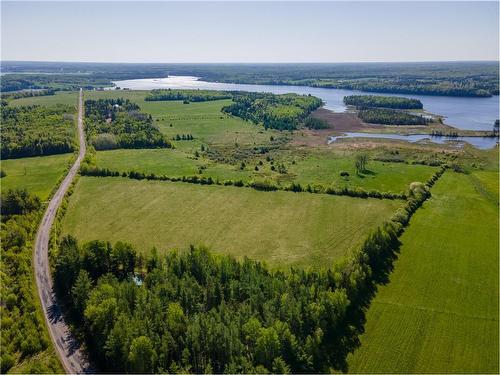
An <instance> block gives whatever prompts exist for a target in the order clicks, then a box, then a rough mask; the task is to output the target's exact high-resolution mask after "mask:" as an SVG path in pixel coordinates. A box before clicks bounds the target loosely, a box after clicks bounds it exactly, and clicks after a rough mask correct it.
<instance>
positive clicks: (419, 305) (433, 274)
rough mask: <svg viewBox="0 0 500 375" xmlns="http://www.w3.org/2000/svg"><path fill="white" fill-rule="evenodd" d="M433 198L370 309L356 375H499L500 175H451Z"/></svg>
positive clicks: (419, 214)
mask: <svg viewBox="0 0 500 375" xmlns="http://www.w3.org/2000/svg"><path fill="white" fill-rule="evenodd" d="M432 194H433V196H432V198H431V199H430V200H429V201H428V202H426V203H425V204H424V206H423V207H422V208H421V209H420V210H419V211H418V212H417V213H416V214H415V216H414V217H413V218H412V221H411V224H410V226H409V228H408V229H407V231H406V232H405V233H404V234H403V236H402V238H401V240H402V243H403V246H402V248H401V254H400V257H399V260H397V261H396V263H395V270H394V272H393V274H392V275H391V281H390V283H389V284H388V285H386V286H383V287H381V288H380V290H379V292H378V294H377V296H376V297H375V299H374V301H373V303H372V305H371V307H370V308H369V310H368V314H367V324H366V333H365V334H364V335H363V336H362V338H361V347H360V348H359V349H358V350H357V351H356V352H355V354H354V355H353V356H351V357H350V359H349V363H350V368H349V370H350V371H351V372H358V373H374V372H375V373H380V372H382V373H415V372H416V373H498V371H499V367H498V363H499V355H498V350H499V347H498V339H499V336H498V332H499V325H498V314H499V310H498V292H499V290H498V277H499V273H498V272H499V270H498V262H499V256H498V245H499V243H498V230H499V227H498V224H499V222H498V172H479V173H473V174H471V175H464V174H456V173H453V172H447V173H445V175H444V176H443V177H442V179H441V180H440V181H438V183H437V184H436V185H435V186H434V188H433V189H432ZM492 197H493V198H494V199H492Z"/></svg>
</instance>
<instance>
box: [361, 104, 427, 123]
mask: <svg viewBox="0 0 500 375" xmlns="http://www.w3.org/2000/svg"><path fill="white" fill-rule="evenodd" d="M358 117H359V118H360V119H361V120H363V121H364V122H367V123H370V124H382V125H427V124H428V123H429V120H428V119H426V118H425V117H423V116H419V115H413V114H411V113H407V112H404V111H398V110H395V109H386V108H365V109H362V110H360V111H358Z"/></svg>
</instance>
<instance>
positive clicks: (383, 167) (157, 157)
mask: <svg viewBox="0 0 500 375" xmlns="http://www.w3.org/2000/svg"><path fill="white" fill-rule="evenodd" d="M273 160H274V165H278V164H280V163H283V164H284V165H285V166H286V168H287V173H286V174H280V173H279V172H277V171H272V170H271V164H270V162H268V161H266V158H265V156H259V157H253V158H251V163H250V162H249V161H248V160H247V161H246V162H247V163H249V164H248V165H247V166H246V167H245V169H244V170H241V169H240V168H239V164H237V165H234V164H227V163H216V162H214V161H211V160H210V159H208V158H205V157H200V158H195V157H194V155H193V153H190V152H188V151H183V150H177V149H176V150H113V151H101V152H98V153H97V164H98V165H99V166H100V167H103V168H109V169H112V170H118V171H120V172H123V171H130V170H136V171H141V172H144V173H148V174H149V173H155V174H157V175H163V174H164V175H168V176H175V177H182V176H190V175H198V174H199V170H200V167H202V168H205V169H204V170H203V171H202V175H204V176H211V177H212V178H219V179H220V180H228V179H231V180H240V179H241V180H243V181H249V180H259V179H260V180H262V179H267V180H269V181H273V182H275V183H278V182H279V183H281V184H284V185H288V184H290V183H291V182H299V183H301V184H303V185H307V184H321V185H323V186H330V185H336V186H339V187H343V186H348V187H361V188H364V189H366V190H379V191H390V192H394V193H399V192H403V191H406V189H407V188H408V186H409V185H410V183H412V182H414V181H426V180H428V179H429V178H430V177H431V176H432V175H433V174H434V173H435V171H436V170H437V168H436V167H429V166H426V165H408V164H403V163H386V162H379V161H370V162H369V165H368V169H369V171H368V172H367V173H363V174H360V175H358V174H356V172H355V169H354V154H349V153H347V154H344V155H342V154H340V153H335V152H332V151H330V150H329V151H322V152H314V151H312V150H311V151H309V152H308V153H302V154H301V153H297V152H293V151H289V150H288V151H285V152H281V153H280V154H277V153H275V154H274V157H273ZM259 161H260V162H262V165H261V164H259ZM255 166H257V167H258V168H259V170H258V171H255ZM341 171H347V172H348V173H349V177H342V176H340V172H341Z"/></svg>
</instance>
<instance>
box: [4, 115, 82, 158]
mask: <svg viewBox="0 0 500 375" xmlns="http://www.w3.org/2000/svg"><path fill="white" fill-rule="evenodd" d="M73 111H74V109H73V108H71V107H69V106H64V105H57V106H53V107H40V106H24V107H9V106H2V115H1V116H2V117H1V118H2V121H1V124H0V130H1V131H0V141H1V144H2V150H1V157H2V159H9V158H21V157H27V156H41V155H52V154H62V153H66V152H72V151H73V150H74V148H75V139H74V134H75V124H74V117H73V113H72V112H73Z"/></svg>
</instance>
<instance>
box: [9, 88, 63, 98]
mask: <svg viewBox="0 0 500 375" xmlns="http://www.w3.org/2000/svg"><path fill="white" fill-rule="evenodd" d="M55 93H56V90H53V89H38V90H25V91H18V92H10V93H2V99H20V98H32V97H35V96H51V95H55Z"/></svg>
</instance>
